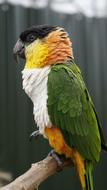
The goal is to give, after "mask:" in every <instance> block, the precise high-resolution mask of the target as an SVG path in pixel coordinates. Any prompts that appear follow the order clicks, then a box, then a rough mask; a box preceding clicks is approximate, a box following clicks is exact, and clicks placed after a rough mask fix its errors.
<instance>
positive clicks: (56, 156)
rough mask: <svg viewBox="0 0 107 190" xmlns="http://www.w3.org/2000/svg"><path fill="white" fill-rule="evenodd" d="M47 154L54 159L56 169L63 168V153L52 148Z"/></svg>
mask: <svg viewBox="0 0 107 190" xmlns="http://www.w3.org/2000/svg"><path fill="white" fill-rule="evenodd" d="M48 155H49V156H51V157H52V158H54V159H55V160H56V162H57V165H58V169H57V171H58V172H60V171H61V170H62V169H63V163H64V162H63V161H64V159H65V157H64V155H59V154H57V153H56V152H55V150H54V149H53V150H51V152H50V153H49V154H48Z"/></svg>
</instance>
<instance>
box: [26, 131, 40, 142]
mask: <svg viewBox="0 0 107 190" xmlns="http://www.w3.org/2000/svg"><path fill="white" fill-rule="evenodd" d="M40 136H41V133H40V131H39V130H37V131H33V132H32V133H31V135H30V137H29V141H31V140H32V139H33V138H35V139H37V138H38V137H40Z"/></svg>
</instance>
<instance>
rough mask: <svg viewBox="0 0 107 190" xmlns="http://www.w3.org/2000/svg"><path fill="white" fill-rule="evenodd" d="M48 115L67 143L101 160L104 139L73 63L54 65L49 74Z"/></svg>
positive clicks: (85, 156) (91, 158) (82, 153)
mask: <svg viewBox="0 0 107 190" xmlns="http://www.w3.org/2000/svg"><path fill="white" fill-rule="evenodd" d="M47 106H48V114H49V116H50V120H51V122H52V124H53V125H54V126H56V127H59V128H60V129H61V131H62V133H63V135H64V138H65V140H66V143H67V144H68V145H69V146H70V147H75V148H76V149H77V150H78V151H79V152H80V153H81V155H82V156H83V157H84V158H86V159H88V160H92V161H98V160H99V153H100V150H101V139H100V134H99V129H98V121H97V118H96V115H95V112H94V109H93V103H92V100H91V98H90V96H89V93H88V91H87V89H86V86H85V84H84V81H83V79H82V76H81V72H80V70H79V68H78V67H77V66H76V64H75V63H73V62H70V61H69V62H67V63H66V64H57V65H54V66H52V68H51V71H50V73H49V76H48V100H47Z"/></svg>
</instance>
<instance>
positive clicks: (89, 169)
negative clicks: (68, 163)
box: [84, 161, 94, 190]
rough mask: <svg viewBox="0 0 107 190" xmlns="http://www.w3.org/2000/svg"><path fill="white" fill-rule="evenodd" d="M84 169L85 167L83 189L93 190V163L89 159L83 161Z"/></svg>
mask: <svg viewBox="0 0 107 190" xmlns="http://www.w3.org/2000/svg"><path fill="white" fill-rule="evenodd" d="M85 164H86V165H85V169H86V174H85V184H86V187H85V189H84V190H94V187H93V174H92V173H93V164H92V162H90V161H86V163H85Z"/></svg>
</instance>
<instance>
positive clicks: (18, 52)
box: [13, 39, 25, 61]
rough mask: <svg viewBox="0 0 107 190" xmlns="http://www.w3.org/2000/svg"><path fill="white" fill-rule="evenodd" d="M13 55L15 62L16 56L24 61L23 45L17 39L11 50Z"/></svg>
mask: <svg viewBox="0 0 107 190" xmlns="http://www.w3.org/2000/svg"><path fill="white" fill-rule="evenodd" d="M13 55H14V58H15V60H16V61H17V57H18V56H19V57H21V58H23V59H25V48H24V44H23V43H22V41H21V40H20V39H18V41H17V42H16V44H15V46H14V48H13Z"/></svg>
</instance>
